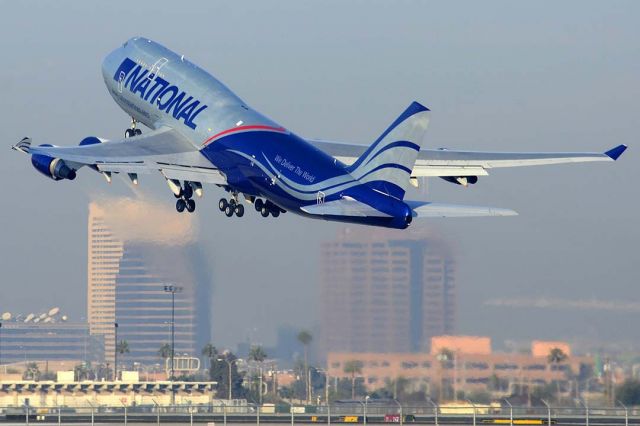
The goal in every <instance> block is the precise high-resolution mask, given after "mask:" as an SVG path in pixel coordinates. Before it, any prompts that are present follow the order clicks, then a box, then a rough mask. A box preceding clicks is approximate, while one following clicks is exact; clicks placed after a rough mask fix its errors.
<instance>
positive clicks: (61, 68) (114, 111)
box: [0, 0, 640, 346]
mask: <svg viewBox="0 0 640 426" xmlns="http://www.w3.org/2000/svg"><path fill="white" fill-rule="evenodd" d="M0 10H2V13H1V14H0V47H1V48H2V57H3V59H2V62H1V64H2V66H0V81H1V82H2V91H1V95H0V117H2V126H0V135H1V137H0V140H2V141H3V143H4V145H5V150H4V151H2V155H0V178H1V182H3V186H4V197H2V199H1V201H0V206H1V207H2V208H1V209H0V223H1V225H0V226H1V227H2V228H1V229H2V234H1V235H2V237H1V238H0V271H2V276H1V278H0V311H6V310H12V311H22V312H24V311H32V310H40V309H45V308H48V307H50V306H52V305H59V306H61V307H62V308H63V310H64V311H66V312H67V313H69V314H70V315H71V316H72V317H73V318H76V319H78V318H80V317H82V316H84V315H85V313H84V309H85V308H84V307H85V297H86V289H85V287H86V245H87V242H86V234H87V230H86V227H87V225H86V217H87V204H88V201H89V200H90V197H91V195H92V194H101V193H107V194H110V195H118V194H126V195H130V192H129V191H128V189H127V186H126V185H125V184H124V183H123V182H122V180H120V179H115V180H114V182H113V183H112V184H111V185H107V184H106V182H105V181H104V179H103V178H102V177H100V176H99V175H97V174H96V173H92V172H91V171H90V170H82V171H81V172H80V173H79V178H78V179H77V180H76V181H74V182H53V181H49V180H47V179H46V178H44V177H43V176H41V175H39V174H38V173H37V172H36V171H35V170H34V169H33V168H32V167H31V165H30V164H29V162H28V159H27V158H26V157H23V156H21V155H18V154H17V153H15V152H11V151H10V150H9V146H10V145H11V144H12V143H14V142H16V141H17V140H19V139H20V138H22V137H23V136H25V135H28V136H31V137H32V138H33V140H34V143H36V144H37V143H53V144H57V145H75V144H78V142H79V141H80V140H81V139H82V138H83V137H85V136H88V135H96V136H101V137H107V138H119V137H120V136H121V135H122V133H123V131H124V129H125V127H126V126H127V125H128V117H127V116H126V115H125V114H124V113H123V112H122V111H121V110H120V109H119V108H118V107H117V105H116V104H115V103H114V102H113V101H112V99H111V97H110V96H109V94H108V93H107V91H106V89H105V87H104V84H103V82H102V77H101V73H100V65H101V61H102V58H103V57H104V56H105V55H106V54H107V53H109V52H110V51H111V50H113V49H114V48H116V47H117V46H119V45H121V44H122V42H124V41H125V40H126V39H128V38H129V37H132V36H135V35H142V36H146V37H150V38H153V39H155V40H157V41H159V42H160V43H162V44H165V45H166V46H167V47H169V48H171V49H172V50H175V51H177V52H179V53H181V54H185V55H186V56H187V57H189V58H190V59H191V60H193V61H194V62H195V63H197V64H199V65H201V66H202V67H203V68H205V69H206V70H208V71H210V72H211V73H212V74H214V75H215V76H217V77H218V78H219V79H221V80H222V81H223V82H225V83H226V84H227V85H228V86H229V87H231V88H232V89H233V90H235V91H236V93H238V94H239V95H240V96H241V97H242V98H244V99H245V100H246V101H247V102H248V103H249V104H250V105H252V106H253V107H255V108H257V109H259V110H260V111H262V112H264V113H265V114H266V115H268V116H270V117H271V118H273V119H275V120H276V121H278V122H280V123H281V124H283V125H284V126H286V127H288V128H290V129H292V130H293V131H295V132H297V133H299V134H301V135H304V136H308V137H325V138H331V139H338V140H346V141H355V142H362V143H370V142H371V141H373V140H374V139H375V138H376V137H377V136H378V134H379V133H381V132H382V131H383V130H384V128H386V126H387V125H388V124H389V123H391V122H392V121H393V119H395V117H396V116H397V115H398V114H399V113H400V112H401V111H402V110H403V109H404V108H405V107H406V106H407V105H408V104H409V103H410V102H411V101H413V100H418V101H420V102H422V103H424V104H425V105H427V106H429V107H430V108H431V109H432V110H433V113H432V119H431V124H430V128H429V130H428V132H427V139H426V143H427V145H428V146H430V147H450V148H464V149H473V150H503V151H509V150H512V151H527V150H529V151H579V150H586V151H603V150H605V149H608V148H610V147H612V146H615V145H617V144H620V143H624V144H628V145H630V146H631V148H630V149H629V150H628V152H627V153H626V154H625V155H624V156H623V157H622V158H621V160H620V161H619V162H618V163H616V164H612V163H593V164H581V165H568V166H547V167H537V168H528V169H504V170H495V171H492V172H491V175H490V176H489V177H486V178H481V179H480V182H479V184H478V185H476V186H475V187H472V188H468V189H464V188H461V187H458V186H455V185H451V184H448V183H446V182H444V181H440V180H437V181H436V180H432V181H430V182H429V187H428V194H427V196H428V197H429V198H431V199H434V200H438V201H444V202H457V203H469V204H479V205H492V206H497V207H507V208H513V209H515V210H517V211H518V212H519V213H520V216H518V217H514V218H479V219H450V220H434V221H431V222H427V223H426V224H424V225H420V226H430V227H433V228H435V229H437V231H438V232H440V233H441V234H442V235H443V237H444V238H445V239H446V240H447V241H448V242H449V244H450V245H452V246H453V247H454V250H455V253H456V258H457V263H458V272H457V275H458V287H459V294H460V298H459V308H460V315H459V318H460V322H459V328H458V329H459V331H460V332H461V333H468V334H476V333H490V334H492V335H494V336H495V337H496V338H497V339H498V340H499V341H500V340H503V339H507V338H521V339H527V338H530V337H536V336H539V337H545V338H575V339H593V338H604V339H629V338H630V337H634V338H636V339H637V338H640V331H639V328H638V327H637V314H634V313H628V312H626V313H622V314H616V313H612V312H605V313H603V312H601V311H599V312H597V313H590V311H588V310H586V311H585V310H567V311H565V312H563V311H562V310H557V309H556V310H531V309H528V310H522V309H512V308H505V307H502V308H500V307H496V306H490V305H486V304H484V303H483V302H484V301H486V300H488V299H491V298H495V297H499V298H510V297H514V298H516V297H517V298H536V297H546V298H553V297H561V298H563V299H585V298H587V299H599V300H606V301H614V302H615V301H625V302H633V301H640V282H639V281H640V280H639V279H638V267H639V265H640V254H639V251H638V241H639V237H640V227H639V226H638V223H637V217H638V208H639V206H640V201H639V200H638V189H637V182H638V181H639V180H640V173H639V172H638V166H639V165H640V161H639V156H638V152H639V151H640V150H639V149H638V146H637V145H638V144H637V135H638V129H639V126H640V120H639V119H638V117H639V112H640V109H639V108H638V99H639V98H640V25H638V23H639V22H640V13H639V12H640V3H639V2H635V1H625V2H622V1H611V2H601V1H575V2H569V1H565V2H556V1H548V2H540V1H536V2H528V3H525V2H512V1H503V2H461V1H456V2H438V3H436V2H426V1H425V2H419V1H393V2H391V1H343V0H336V1H325V2H313V1H298V0H296V1H278V2H262V1H255V2H254V1H243V2H225V3H222V2H215V1H203V2H188V3H183V2H170V3H169V2H159V1H135V2H132V1H127V2H124V1H112V2H81V1H77V2H67V1H40V2H29V1H0ZM141 185H142V188H143V189H144V190H145V192H146V193H148V194H150V195H152V196H157V197H158V198H159V199H160V200H162V202H163V203H164V205H165V207H166V208H167V209H173V208H174V207H173V205H174V198H173V196H172V195H171V194H170V192H169V191H168V189H167V187H166V185H165V183H164V181H163V179H162V178H161V176H160V175H158V176H143V179H142V181H141ZM221 195H222V192H221V191H220V190H219V189H217V188H214V187H207V188H205V198H204V200H203V201H202V202H200V204H199V207H198V211H197V215H198V217H199V219H200V232H201V237H202V241H203V243H204V244H205V245H206V246H207V247H208V250H209V254H210V265H207V266H208V267H211V268H212V270H213V271H214V276H215V279H216V282H215V286H214V291H213V295H214V296H213V298H214V300H213V304H212V317H213V319H214V338H215V340H214V342H215V343H216V344H217V345H219V346H230V345H233V346H235V343H237V342H238V341H242V340H244V339H245V338H246V337H247V336H248V335H249V334H251V336H252V339H253V340H254V341H256V342H260V343H264V344H271V343H273V340H274V336H275V329H276V327H277V326H278V325H281V324H293V325H300V326H304V327H314V326H315V325H316V324H317V321H318V318H317V309H316V305H317V303H316V302H315V301H314V300H313V298H314V297H315V296H316V294H317V278H316V277H317V275H318V270H317V265H318V256H319V243H320V242H321V241H323V240H326V239H327V238H331V237H332V236H333V235H335V233H336V232H337V229H338V225H334V224H330V223H326V222H322V221H309V220H308V219H302V218H300V217H295V216H293V215H290V214H287V215H284V216H281V217H280V218H279V219H277V220H276V219H273V218H270V219H268V220H265V219H263V218H261V217H259V215H257V214H252V213H253V212H248V213H249V214H247V215H246V216H245V217H244V218H242V219H239V220H238V219H236V220H230V219H227V218H226V217H224V216H222V215H221V214H220V213H219V212H218V211H217V200H218V198H219V197H220V196H221ZM411 196H413V197H414V198H415V197H417V196H422V197H424V196H425V195H424V194H422V195H421V194H416V193H414V194H411ZM406 232H411V230H408V231H406Z"/></svg>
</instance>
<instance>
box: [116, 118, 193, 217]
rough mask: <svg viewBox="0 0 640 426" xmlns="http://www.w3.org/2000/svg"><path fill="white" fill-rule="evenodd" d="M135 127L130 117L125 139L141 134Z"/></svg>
mask: <svg viewBox="0 0 640 426" xmlns="http://www.w3.org/2000/svg"><path fill="white" fill-rule="evenodd" d="M137 125H138V122H137V121H136V119H135V118H133V117H131V127H130V128H128V129H127V130H125V131H124V137H125V139H126V138H132V137H134V136H140V135H141V134H142V130H140V129H138V128H137V127H136V126H137ZM183 210H184V209H183Z"/></svg>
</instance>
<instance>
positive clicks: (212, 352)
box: [202, 343, 218, 370]
mask: <svg viewBox="0 0 640 426" xmlns="http://www.w3.org/2000/svg"><path fill="white" fill-rule="evenodd" d="M202 355H203V356H204V357H205V358H206V359H208V360H209V370H211V360H212V359H213V358H214V357H216V356H217V355H218V349H216V347H215V346H213V345H212V344H211V343H207V344H206V345H204V348H202Z"/></svg>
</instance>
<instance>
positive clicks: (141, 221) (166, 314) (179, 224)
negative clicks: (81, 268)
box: [88, 199, 211, 364]
mask: <svg viewBox="0 0 640 426" xmlns="http://www.w3.org/2000/svg"><path fill="white" fill-rule="evenodd" d="M172 213H173V212H172ZM194 227H195V222H194V219H193V216H190V215H176V214H167V212H166V209H163V208H162V206H157V205H155V204H154V203H151V202H147V201H140V200H131V199H115V200H114V199H109V200H104V201H94V202H92V203H91V204H90V205H89V267H88V273H89V276H88V318H89V325H90V330H91V333H92V334H98V335H103V336H104V340H105V357H106V360H107V362H113V360H114V358H115V337H116V336H115V334H116V332H117V339H118V341H122V340H126V341H127V343H128V345H129V353H126V354H123V355H121V356H119V360H118V363H119V364H120V363H121V362H124V363H127V362H140V363H143V364H155V363H159V362H160V361H161V360H160V357H159V350H160V347H161V346H162V345H164V344H170V343H171V337H172V336H171V321H172V314H173V315H174V321H175V322H174V328H175V333H174V335H175V352H176V355H178V354H179V355H182V354H188V355H191V356H197V355H198V354H199V349H200V348H201V347H202V346H204V344H205V343H207V342H208V341H209V339H210V314H209V310H210V300H209V288H210V285H211V277H210V275H209V274H207V273H206V271H207V265H208V263H207V262H206V261H204V257H203V253H202V250H201V248H200V246H199V245H198V244H197V242H196V241H195V235H196V233H195V232H194ZM169 285H171V286H175V287H178V288H179V290H180V291H178V292H177V293H176V294H175V303H173V301H172V294H171V293H169V292H166V291H165V286H169ZM172 303H173V307H172ZM116 323H117V324H118V328H117V330H116V328H115V324H116Z"/></svg>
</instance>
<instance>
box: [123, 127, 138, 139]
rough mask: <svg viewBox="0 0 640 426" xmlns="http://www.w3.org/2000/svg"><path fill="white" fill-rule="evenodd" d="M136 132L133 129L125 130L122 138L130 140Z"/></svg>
mask: <svg viewBox="0 0 640 426" xmlns="http://www.w3.org/2000/svg"><path fill="white" fill-rule="evenodd" d="M135 134H136V132H135V130H134V129H127V130H125V131H124V137H125V138H131V137H133V136H135Z"/></svg>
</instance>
